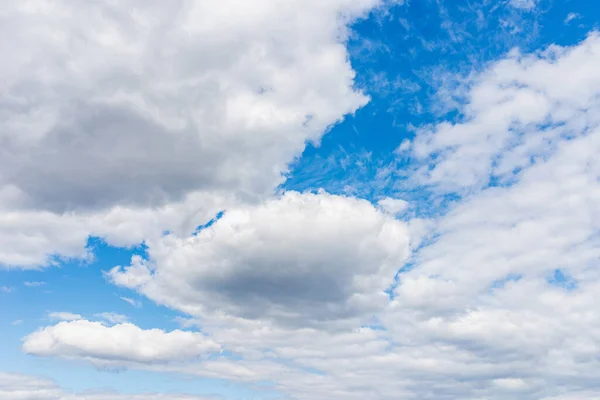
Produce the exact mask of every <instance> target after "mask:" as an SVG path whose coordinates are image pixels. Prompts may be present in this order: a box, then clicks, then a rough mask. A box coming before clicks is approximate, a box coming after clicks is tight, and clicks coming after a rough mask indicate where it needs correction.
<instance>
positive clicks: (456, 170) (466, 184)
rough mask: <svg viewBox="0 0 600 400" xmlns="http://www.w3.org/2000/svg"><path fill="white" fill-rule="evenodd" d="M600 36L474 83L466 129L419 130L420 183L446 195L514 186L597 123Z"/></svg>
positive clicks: (500, 68) (508, 62)
mask: <svg viewBox="0 0 600 400" xmlns="http://www.w3.org/2000/svg"><path fill="white" fill-rule="evenodd" d="M598 62H600V35H598V34H597V33H592V34H590V36H589V37H588V38H587V39H586V40H585V41H584V42H583V43H581V44H579V45H578V46H574V47H559V46H551V47H550V48H548V49H546V50H544V51H541V52H539V53H537V54H525V55H524V54H521V53H520V52H518V51H514V52H512V53H511V55H510V56H509V57H508V58H506V59H505V60H502V61H500V62H498V63H496V64H494V65H493V66H492V67H491V68H489V69H488V70H486V71H484V72H483V73H481V74H480V75H478V76H477V77H475V78H474V79H473V81H472V82H471V86H472V87H471V90H470V92H469V95H468V97H467V101H468V104H467V105H466V106H465V107H464V109H463V110H461V111H462V113H463V114H464V119H465V121H464V122H460V123H449V122H448V123H442V124H437V125H434V126H431V127H429V128H428V129H422V130H421V131H420V132H419V134H418V135H417V137H416V138H415V140H414V142H413V146H412V156H413V157H415V159H416V160H421V161H422V162H424V163H425V165H423V166H422V167H421V168H420V169H418V170H417V171H416V174H415V176H414V180H415V183H418V184H427V185H433V186H434V187H436V188H437V189H438V190H440V191H442V192H450V191H454V192H459V193H460V192H464V191H465V190H472V189H474V188H482V187H485V186H487V185H488V183H489V182H491V181H494V180H496V181H500V182H502V183H504V182H510V181H511V180H514V179H515V175H516V176H517V177H518V172H519V171H521V170H523V169H525V168H527V167H529V166H530V165H531V164H532V163H534V162H535V161H536V160H542V159H543V158H544V157H547V156H548V155H550V154H553V153H554V152H555V151H556V149H557V147H558V144H559V143H562V141H563V140H564V139H568V138H569V137H572V136H576V135H580V134H582V133H585V131H586V130H587V129H588V128H589V127H590V126H595V125H596V124H597V123H598V116H597V114H596V113H594V112H590V111H592V110H595V109H597V108H598V107H599V100H598V96H597V93H598V92H599V91H600V74H598V72H597V71H596V68H595V67H594V66H595V65H596V64H597V63H598Z"/></svg>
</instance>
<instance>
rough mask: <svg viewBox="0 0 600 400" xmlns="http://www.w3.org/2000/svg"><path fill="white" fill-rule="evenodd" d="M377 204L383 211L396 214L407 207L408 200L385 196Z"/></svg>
mask: <svg viewBox="0 0 600 400" xmlns="http://www.w3.org/2000/svg"><path fill="white" fill-rule="evenodd" d="M377 205H378V206H379V207H381V209H383V210H384V211H385V212H387V213H389V214H392V215H396V214H400V213H402V212H404V211H406V209H407V208H408V202H407V201H405V200H402V199H393V198H390V197H385V198H383V199H381V200H379V201H378V202H377Z"/></svg>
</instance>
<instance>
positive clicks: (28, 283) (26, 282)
mask: <svg viewBox="0 0 600 400" xmlns="http://www.w3.org/2000/svg"><path fill="white" fill-rule="evenodd" d="M45 284H46V282H39V281H36V282H34V281H25V282H23V285H25V286H27V287H38V286H44V285H45Z"/></svg>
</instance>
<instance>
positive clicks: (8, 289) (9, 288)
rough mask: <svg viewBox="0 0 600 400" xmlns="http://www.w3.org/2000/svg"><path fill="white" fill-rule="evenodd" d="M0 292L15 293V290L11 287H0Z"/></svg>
mask: <svg viewBox="0 0 600 400" xmlns="http://www.w3.org/2000/svg"><path fill="white" fill-rule="evenodd" d="M0 291H1V292H2V293H12V292H14V291H15V288H12V287H9V286H2V287H0Z"/></svg>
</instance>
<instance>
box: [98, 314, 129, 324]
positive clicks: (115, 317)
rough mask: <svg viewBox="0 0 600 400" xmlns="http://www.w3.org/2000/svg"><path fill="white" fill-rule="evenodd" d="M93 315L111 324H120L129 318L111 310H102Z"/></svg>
mask: <svg viewBox="0 0 600 400" xmlns="http://www.w3.org/2000/svg"><path fill="white" fill-rule="evenodd" d="M95 316H96V317H98V318H100V319H103V320H104V321H106V322H108V323H111V324H122V323H124V322H128V321H129V318H127V316H126V315H123V314H117V313H113V312H103V313H99V314H96V315H95Z"/></svg>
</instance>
